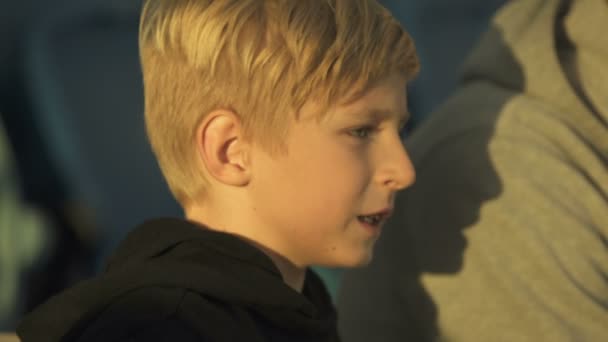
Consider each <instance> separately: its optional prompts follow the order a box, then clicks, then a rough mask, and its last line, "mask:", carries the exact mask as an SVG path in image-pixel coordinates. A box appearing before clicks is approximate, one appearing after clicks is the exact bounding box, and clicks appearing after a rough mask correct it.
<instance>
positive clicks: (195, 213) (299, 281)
mask: <svg viewBox="0 0 608 342" xmlns="http://www.w3.org/2000/svg"><path fill="white" fill-rule="evenodd" d="M186 218H187V219H188V220H191V221H193V222H197V223H200V224H202V225H203V226H205V227H207V228H209V229H212V230H218V231H222V232H224V233H228V234H233V235H236V236H238V237H239V238H242V239H244V240H246V241H247V242H249V243H250V244H251V245H253V246H254V247H256V248H257V249H259V250H260V251H262V252H263V253H264V254H266V256H268V257H269V258H270V260H272V262H273V263H274V265H275V266H276V267H277V268H278V269H279V272H280V273H281V276H282V278H283V281H284V282H285V284H287V285H288V286H289V287H291V288H292V289H294V290H295V291H297V292H302V289H303V288H304V281H305V280H306V269H307V268H306V267H300V266H298V265H295V264H294V263H292V262H291V261H290V260H289V259H287V258H286V257H285V256H283V255H281V254H280V253H277V252H275V251H274V250H272V249H271V248H270V247H268V246H265V245H263V244H262V243H260V242H258V241H256V240H255V239H254V238H253V237H252V236H247V235H248V234H246V232H242V231H236V230H232V229H227V227H222V229H218V227H221V225H218V226H217V227H216V226H215V225H214V224H213V223H212V222H207V220H205V219H204V218H203V215H201V212H200V211H199V210H191V209H190V210H186Z"/></svg>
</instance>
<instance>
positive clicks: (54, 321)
mask: <svg viewBox="0 0 608 342" xmlns="http://www.w3.org/2000/svg"><path fill="white" fill-rule="evenodd" d="M17 333H18V335H19V337H20V338H21V340H22V341H23V342H42V341H44V342H59V341H61V342H68V341H218V342H219V341H222V342H224V341H251V342H254V341H338V340H339V338H338V335H337V329H336V313H335V311H334V308H333V305H332V303H331V298H330V297H329V295H328V293H327V291H326V289H325V287H324V285H323V283H322V282H321V280H320V279H319V277H318V276H317V275H316V274H315V273H314V272H312V271H310V270H309V271H308V272H307V274H306V281H305V283H304V289H303V291H302V293H298V292H296V291H295V290H293V289H292V288H290V287H289V286H287V285H286V284H285V283H284V282H283V280H282V277H281V274H280V273H279V271H278V269H277V268H276V266H275V265H274V264H273V262H272V261H271V260H270V258H268V257H267V256H266V255H265V254H264V253H262V252H261V251H260V250H258V249H257V248H255V247H253V246H252V245H251V244H249V243H247V242H246V241H245V240H242V239H240V238H238V237H236V236H233V235H229V234H225V233H221V232H216V231H213V230H209V229H206V228H205V227H201V226H198V225H196V224H194V223H191V222H188V221H184V220H179V219H158V220H153V221H149V222H146V223H144V224H143V225H141V226H140V227H138V228H137V229H135V230H134V231H133V232H132V233H131V234H130V235H129V236H128V237H127V238H126V239H125V241H124V242H123V243H122V244H121V245H120V246H119V247H118V249H117V250H116V252H115V253H114V255H113V256H112V257H111V258H110V261H109V263H108V267H107V269H106V271H105V272H104V273H102V274H101V275H99V276H98V277H96V278H93V279H91V280H87V281H84V282H82V283H80V284H78V285H77V286H75V287H73V288H71V289H69V290H67V291H65V292H64V293H62V294H60V295H58V296H56V297H53V298H51V299H50V300H49V301H48V302H46V303H45V304H43V305H41V306H40V307H39V308H37V309H36V310H35V311H34V312H32V313H30V314H29V315H27V316H26V317H25V318H24V319H23V321H22V322H21V324H20V326H19V327H18V328H17Z"/></svg>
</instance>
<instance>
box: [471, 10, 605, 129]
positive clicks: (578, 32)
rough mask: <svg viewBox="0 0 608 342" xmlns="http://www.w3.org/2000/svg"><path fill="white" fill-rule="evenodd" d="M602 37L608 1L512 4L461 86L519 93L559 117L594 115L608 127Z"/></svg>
mask: <svg viewBox="0 0 608 342" xmlns="http://www.w3.org/2000/svg"><path fill="white" fill-rule="evenodd" d="M606 32H608V1H607V0H579V1H560V0H526V1H523V0H522V1H510V2H509V3H508V4H507V5H506V6H505V7H503V9H501V10H500V11H499V12H498V14H497V15H496V16H495V18H494V19H493V21H492V27H491V29H490V30H489V31H488V32H487V33H485V34H484V35H483V36H482V38H481V41H480V43H479V44H478V46H477V47H476V49H474V50H473V52H472V54H471V55H470V57H469V59H468V60H467V62H466V63H465V66H464V81H465V82H466V81H471V80H480V79H481V80H487V81H490V82H492V83H495V84H499V85H501V86H503V87H505V88H507V89H513V90H517V91H521V92H524V93H525V94H528V95H531V96H532V97H535V98H537V99H539V100H541V101H542V102H545V103H552V104H553V105H554V106H555V107H556V109H558V110H559V111H560V112H561V113H573V112H574V113H577V112H584V111H592V112H594V114H595V115H596V117H597V119H598V120H600V121H602V122H603V124H604V125H606V123H607V122H608V96H606V93H607V92H608V84H607V83H608V81H607V80H608V35H607V34H606ZM497 65H500V67H497ZM564 119H565V120H568V121H569V120H570V119H572V117H568V115H565V118H564Z"/></svg>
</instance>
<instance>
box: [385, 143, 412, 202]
mask: <svg viewBox="0 0 608 342" xmlns="http://www.w3.org/2000/svg"><path fill="white" fill-rule="evenodd" d="M390 151H391V152H389V153H387V154H385V155H384V156H383V158H382V159H383V164H384V167H383V170H382V172H380V173H379V175H378V177H379V179H378V181H379V182H380V183H381V184H382V185H383V186H386V187H388V188H390V190H392V191H399V190H403V189H405V188H407V187H409V186H411V185H412V184H414V181H415V180H416V171H415V170H414V165H413V164H412V161H411V159H410V157H409V155H408V153H407V151H406V150H405V147H404V146H403V143H402V142H401V140H399V141H398V143H397V144H396V146H394V145H393V147H392V148H391V149H390ZM387 152H388V151H387Z"/></svg>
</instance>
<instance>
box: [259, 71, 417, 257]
mask: <svg viewBox="0 0 608 342" xmlns="http://www.w3.org/2000/svg"><path fill="white" fill-rule="evenodd" d="M405 85H406V81H405V79H404V78H402V77H399V76H391V77H389V78H386V79H385V80H383V81H382V82H380V83H379V84H378V85H377V86H376V87H374V88H371V89H370V90H369V91H368V92H367V93H366V94H364V96H363V97H361V98H359V99H358V100H357V101H355V102H352V103H349V104H348V105H344V106H338V107H335V108H333V109H331V110H330V112H329V114H328V115H327V116H326V118H324V119H323V120H321V121H318V120H317V119H316V117H315V116H316V115H317V113H316V112H315V106H314V105H312V104H307V105H305V106H304V107H303V108H302V111H301V112H300V118H299V119H298V120H296V121H295V122H294V123H292V125H291V126H290V131H289V134H288V138H287V140H286V141H285V144H286V147H287V151H288V152H287V153H286V154H284V155H280V156H274V157H271V156H269V155H268V154H266V153H265V152H263V151H262V150H261V149H255V150H254V152H253V153H254V154H253V155H252V182H251V184H250V185H251V187H250V189H251V191H250V196H251V198H250V200H251V203H253V205H254V206H255V208H253V210H254V212H255V216H256V219H255V220H257V222H255V223H256V224H257V225H260V226H259V227H256V228H259V230H258V231H259V232H260V234H263V235H265V236H263V237H262V238H261V240H263V241H265V242H266V243H267V246H268V247H271V248H273V249H274V250H275V251H276V252H278V253H280V254H282V255H283V256H285V257H287V258H288V259H289V260H290V261H291V262H293V263H295V264H296V265H298V266H308V265H311V264H314V265H325V266H342V267H349V266H350V267H352V266H359V265H364V264H366V263H368V262H369V261H370V260H371V257H372V250H373V246H374V243H375V241H376V240H377V239H378V236H379V234H380V232H381V226H382V223H383V222H384V220H385V219H386V218H387V217H386V211H389V210H392V208H393V203H394V198H395V194H396V192H397V191H398V190H401V189H403V188H405V187H407V186H409V185H411V184H412V183H413V181H414V177H415V173H414V169H413V167H412V164H411V162H410V159H409V157H408V156H407V154H406V151H405V149H404V147H403V144H402V141H401V139H400V137H399V129H400V127H402V126H403V124H404V123H405V121H406V120H407V116H406V115H407V105H406V103H407V100H406V93H405ZM377 213H384V214H385V216H382V217H381V219H382V220H381V222H380V223H377V222H370V221H367V222H366V220H370V219H371V218H370V217H368V218H365V219H363V218H362V216H366V215H373V214H377ZM252 223H253V222H252Z"/></svg>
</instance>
